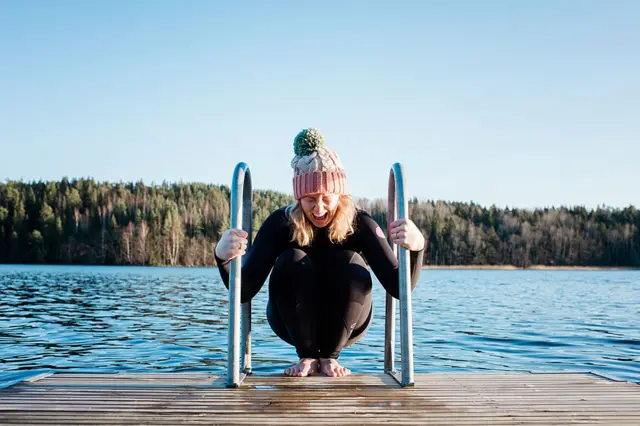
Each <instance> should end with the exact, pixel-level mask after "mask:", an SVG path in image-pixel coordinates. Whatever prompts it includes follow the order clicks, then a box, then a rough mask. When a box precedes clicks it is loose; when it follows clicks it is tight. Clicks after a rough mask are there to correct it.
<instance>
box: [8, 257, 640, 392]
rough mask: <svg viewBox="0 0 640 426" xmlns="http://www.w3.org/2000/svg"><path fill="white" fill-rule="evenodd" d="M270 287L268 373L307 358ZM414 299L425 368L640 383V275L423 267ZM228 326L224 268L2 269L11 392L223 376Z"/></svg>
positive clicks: (259, 356)
mask: <svg viewBox="0 0 640 426" xmlns="http://www.w3.org/2000/svg"><path fill="white" fill-rule="evenodd" d="M267 285H268V284H265V286H264V287H263V288H262V290H261V291H260V293H259V294H258V296H257V297H256V298H255V299H254V302H253V307H254V308H253V312H254V317H253V335H252V337H253V367H254V371H256V372H258V373H260V372H281V371H282V370H283V369H284V368H285V367H286V366H287V365H288V364H290V363H291V362H292V361H294V360H295V359H296V356H295V351H294V349H293V347H291V346H289V345H287V344H286V343H284V342H282V341H281V340H279V339H278V338H277V337H276V336H275V335H274V334H273V332H272V331H271V329H270V328H269V326H268V324H267V322H266V317H265V306H266V301H267V297H266V295H267ZM413 300H414V308H413V309H414V310H413V319H414V344H415V347H414V353H415V370H416V372H453V371H476V372H477V371H563V370H564V371H567V370H568V371H597V372H600V373H604V374H606V375H610V376H613V377H616V378H620V379H625V380H630V381H634V382H640V271H597V272H594V271H584V272H583V271H579V272H578V271H571V272H566V271H442V270H437V271H434V270H424V271H422V275H421V279H420V283H419V284H418V287H417V288H416V289H415V290H414V292H413ZM374 301H375V305H374V309H375V314H374V322H373V324H372V326H371V328H370V330H369V332H368V333H367V335H366V336H365V337H364V338H363V339H362V340H360V342H358V343H357V344H356V345H354V346H353V347H351V348H347V349H345V350H344V351H343V353H342V355H341V360H342V361H343V362H344V364H345V365H346V366H347V367H349V368H350V369H352V370H353V371H355V372H358V373H376V372H381V371H382V361H383V345H384V289H383V288H382V286H381V285H380V284H379V283H378V282H377V281H375V283H374ZM226 322H227V294H226V289H225V287H224V285H223V284H222V282H221V280H220V277H219V273H218V271H217V269H189V268H136V267H68V266H33V265H25V266H13V265H0V382H1V381H2V375H3V374H4V376H5V377H7V376H8V375H9V376H10V375H13V376H15V374H16V372H18V371H22V372H24V373H27V372H26V371H25V370H29V371H28V372H29V373H33V370H41V369H44V370H49V369H53V370H56V371H82V372H143V371H147V372H148V371H156V372H157V371H166V372H170V371H203V372H204V371H206V372H209V373H212V374H224V373H225V371H226V370H225V368H226V345H227V327H226ZM396 341H397V342H399V341H400V339H399V337H397V338H396ZM398 346H399V345H398ZM398 350H399V349H398ZM398 358H399V356H398Z"/></svg>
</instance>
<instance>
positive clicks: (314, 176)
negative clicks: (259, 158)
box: [291, 129, 347, 200]
mask: <svg viewBox="0 0 640 426" xmlns="http://www.w3.org/2000/svg"><path fill="white" fill-rule="evenodd" d="M293 151H294V152H295V154H296V155H295V157H293V160H291V167H292V168H293V196H294V198H295V199H296V200H299V199H301V198H302V197H304V196H305V195H308V194H317V193H330V194H346V193H347V176H346V175H345V173H344V167H343V166H342V163H341V162H340V158H339V157H338V154H336V152H335V151H334V150H332V149H331V148H329V147H327V146H325V145H324V137H323V136H322V134H321V133H320V132H319V131H318V130H317V129H304V130H302V131H301V132H300V133H298V135H297V136H296V137H295V139H294V141H293Z"/></svg>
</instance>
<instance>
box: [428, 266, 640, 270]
mask: <svg viewBox="0 0 640 426" xmlns="http://www.w3.org/2000/svg"><path fill="white" fill-rule="evenodd" d="M422 269H424V270H438V269H439V270H447V271H451V270H466V271H474V270H487V271H638V270H640V268H634V267H621V266H547V265H531V266H529V267H526V268H522V267H519V266H515V265H423V266H422Z"/></svg>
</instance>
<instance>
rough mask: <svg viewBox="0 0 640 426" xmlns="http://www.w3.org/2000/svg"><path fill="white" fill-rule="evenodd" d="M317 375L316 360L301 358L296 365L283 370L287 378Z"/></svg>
mask: <svg viewBox="0 0 640 426" xmlns="http://www.w3.org/2000/svg"><path fill="white" fill-rule="evenodd" d="M317 373H318V360H317V359H313V358H301V359H300V361H299V362H298V363H297V364H293V365H292V366H291V367H289V368H287V369H286V370H284V374H286V375H287V376H296V377H304V376H310V375H312V374H317Z"/></svg>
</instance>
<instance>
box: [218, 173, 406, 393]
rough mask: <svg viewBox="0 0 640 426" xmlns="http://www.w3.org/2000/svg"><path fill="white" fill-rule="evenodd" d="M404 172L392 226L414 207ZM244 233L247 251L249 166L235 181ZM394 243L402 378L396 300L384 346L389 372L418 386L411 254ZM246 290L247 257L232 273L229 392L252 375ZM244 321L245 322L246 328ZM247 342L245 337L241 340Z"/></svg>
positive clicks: (234, 213) (393, 193)
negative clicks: (244, 270)
mask: <svg viewBox="0 0 640 426" xmlns="http://www.w3.org/2000/svg"><path fill="white" fill-rule="evenodd" d="M403 176H404V175H403V169H402V165H401V164H400V163H395V164H394V165H393V166H392V167H391V171H390V173H389V198H388V214H387V223H391V222H393V221H394V220H395V219H396V218H398V219H402V218H405V217H407V216H408V213H409V208H408V203H407V199H406V197H405V188H404V177H403ZM240 223H242V229H244V230H245V231H246V232H247V233H248V234H249V238H248V243H247V250H249V248H251V236H252V235H251V232H252V230H251V225H252V192H251V172H250V170H249V166H248V165H247V164H246V163H238V164H237V165H236V168H235V169H234V171H233V180H232V182H231V228H232V229H238V225H239V224H240ZM389 244H391V247H392V248H393V250H394V253H396V254H397V256H398V263H399V268H398V272H399V277H398V278H399V280H398V281H399V285H400V332H401V333H400V344H401V347H400V356H401V362H402V374H401V375H399V374H398V373H397V372H396V371H395V367H394V349H395V316H396V314H395V312H396V305H395V299H394V298H393V297H392V296H390V295H389V294H387V300H386V318H385V342H384V371H385V373H388V374H390V375H391V376H392V377H393V378H394V379H396V380H397V381H398V383H400V385H402V386H413V385H414V384H415V382H414V378H413V333H412V329H413V326H412V319H411V287H410V286H411V279H410V276H409V272H410V269H409V253H408V250H407V249H406V248H404V247H397V246H396V245H395V244H394V243H393V242H392V241H391V238H390V237H389ZM241 285H242V256H238V257H236V258H235V259H233V260H232V261H231V270H230V274H229V335H228V346H229V349H228V358H227V387H230V388H235V387H238V386H240V384H241V383H242V382H243V381H244V379H245V377H246V376H247V374H250V373H251V301H248V302H246V303H243V304H242V308H241V304H240V295H241ZM241 321H242V323H241ZM240 337H241V338H240ZM241 346H242V355H243V359H242V365H243V372H242V373H241V372H240V347H241Z"/></svg>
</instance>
